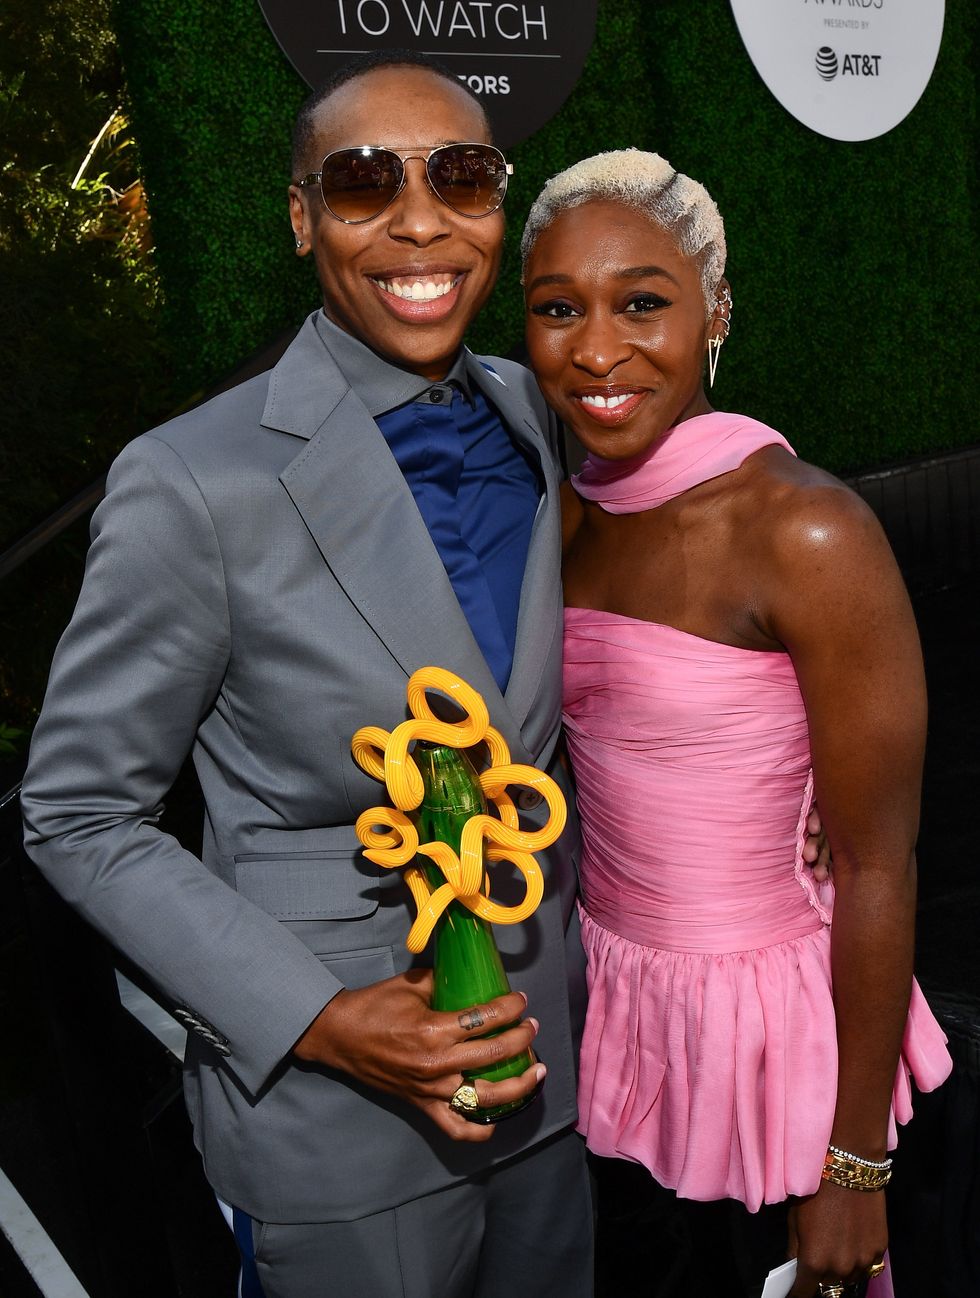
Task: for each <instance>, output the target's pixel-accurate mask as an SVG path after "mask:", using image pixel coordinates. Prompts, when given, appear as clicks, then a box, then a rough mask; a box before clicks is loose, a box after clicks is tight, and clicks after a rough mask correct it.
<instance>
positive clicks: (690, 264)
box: [525, 199, 719, 460]
mask: <svg viewBox="0 0 980 1298" xmlns="http://www.w3.org/2000/svg"><path fill="white" fill-rule="evenodd" d="M525 285H526V287H525V295H526V300H527V345H528V351H529V352H530V357H531V365H532V368H533V369H534V372H535V375H536V376H537V380H538V383H539V384H540V386H541V390H542V392H543V393H544V395H545V398H546V399H547V401H548V404H549V405H550V406H551V407H552V409H553V410H554V411H555V413H556V414H557V415H558V417H559V418H560V419H561V420H562V421H563V422H564V423H566V424H567V425H568V426H569V427H570V428H571V429H572V431H573V432H574V433H575V435H576V437H578V439H579V441H580V442H581V443H582V444H583V446H584V447H585V448H586V450H588V451H590V452H592V453H593V454H595V455H599V456H602V457H603V458H604V459H610V460H625V459H630V458H632V457H633V456H636V455H641V454H642V453H643V452H644V451H646V450H647V448H648V447H649V446H650V445H651V444H652V443H653V442H654V441H656V439H657V438H658V437H660V436H662V435H663V434H664V433H665V432H666V431H667V429H668V428H672V427H673V425H674V424H677V423H680V422H681V421H682V420H684V419H690V418H691V417H692V416H694V415H701V414H706V413H707V412H708V411H709V410H710V409H711V407H710V406H709V405H708V402H707V399H706V397H705V395H704V388H703V386H702V372H703V366H704V358H705V351H706V348H707V341H708V336H709V332H710V331H712V330H715V331H717V329H718V328H719V326H718V324H717V323H716V317H715V315H712V317H711V318H710V319H709V318H707V317H706V314H705V304H704V293H703V290H702V287H701V279H700V273H699V267H698V263H697V261H696V259H695V258H694V257H691V256H687V255H685V254H684V253H681V252H680V251H679V250H678V248H677V245H676V243H675V241H674V238H673V236H672V235H670V234H668V233H667V232H665V231H664V230H662V229H661V228H660V226H658V225H655V224H654V223H653V222H652V221H651V220H650V218H649V217H648V216H646V215H645V214H644V213H642V212H639V211H637V210H636V209H634V208H631V207H627V206H625V205H624V204H621V203H618V202H614V201H609V200H605V199H602V200H595V201H592V202H587V203H583V204H582V205H581V206H579V207H571V208H568V209H566V210H565V211H563V212H561V213H560V214H559V215H558V216H557V217H556V218H555V220H554V221H553V222H552V223H551V225H549V226H548V227H547V228H546V229H545V230H543V231H542V233H541V234H540V235H539V236H538V240H537V242H536V244H535V245H534V248H533V251H532V252H531V255H530V257H529V259H528V262H527V266H526V269H525Z"/></svg>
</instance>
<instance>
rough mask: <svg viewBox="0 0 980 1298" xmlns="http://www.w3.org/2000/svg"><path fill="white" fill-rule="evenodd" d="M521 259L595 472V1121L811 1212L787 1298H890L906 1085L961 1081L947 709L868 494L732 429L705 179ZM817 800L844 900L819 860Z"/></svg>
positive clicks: (551, 195) (591, 582)
mask: <svg viewBox="0 0 980 1298" xmlns="http://www.w3.org/2000/svg"><path fill="white" fill-rule="evenodd" d="M523 254H524V259H525V261H524V284H525V292H526V297H527V331H528V333H527V337H528V347H529V350H530V356H531V362H532V364H533V366H534V369H535V371H536V373H537V377H538V381H539V383H540V385H541V388H542V391H543V392H544V394H545V396H546V398H547V400H548V402H549V403H550V405H551V406H552V408H553V409H554V410H555V412H556V414H557V415H558V416H559V418H560V419H562V420H563V421H564V423H565V424H566V425H567V426H568V427H570V428H571V429H572V430H573V431H574V433H575V434H576V436H577V437H578V439H579V440H580V442H581V443H582V445H583V446H584V448H585V450H586V452H587V453H588V455H587V458H586V461H585V464H584V466H583V469H582V471H581V473H580V474H579V475H578V476H577V477H575V478H573V479H572V482H571V483H570V484H568V486H567V493H566V498H565V518H564V581H565V597H566V605H567V610H566V623H565V644H566V648H565V691H564V708H565V721H566V729H567V735H568V744H569V750H570V754H571V757H572V763H573V767H574V771H575V777H576V783H577V791H578V806H579V811H580V814H581V819H582V831H583V855H582V867H581V872H582V912H583V915H582V918H583V930H584V937H585V944H586V950H587V953H588V958H589V976H590V1005H589V1014H588V1021H587V1026H586V1032H585V1040H584V1044H583V1048H582V1060H581V1084H580V1129H581V1131H582V1132H583V1133H584V1134H585V1136H586V1139H587V1141H588V1145H589V1148H590V1149H591V1150H592V1151H593V1152H594V1153H595V1154H597V1155H601V1156H603V1157H606V1158H617V1159H627V1160H631V1161H632V1162H634V1163H637V1164H642V1165H643V1167H645V1168H646V1169H648V1171H649V1172H650V1173H651V1174H652V1176H653V1178H655V1180H656V1182H657V1183H659V1185H660V1186H663V1187H667V1188H668V1189H669V1190H671V1191H676V1194H677V1196H678V1199H683V1200H701V1201H719V1200H725V1199H729V1200H737V1201H740V1203H741V1204H743V1205H745V1208H746V1209H748V1212H749V1213H752V1214H754V1213H757V1212H758V1210H759V1209H760V1207H762V1205H765V1204H777V1203H780V1204H783V1203H785V1204H788V1205H789V1209H788V1229H789V1247H788V1250H787V1249H786V1247H785V1235H784V1236H783V1256H784V1257H785V1256H787V1255H789V1256H796V1257H797V1259H798V1265H797V1274H796V1280H795V1282H794V1284H793V1287H792V1290H791V1293H792V1295H793V1298H812V1295H814V1294H815V1293H821V1294H825V1295H840V1294H843V1293H849V1292H853V1293H858V1292H864V1289H865V1287H866V1286H867V1285H868V1281H869V1278H870V1280H871V1283H870V1288H869V1290H868V1292H869V1293H872V1294H876V1295H879V1298H880V1296H881V1295H885V1294H889V1293H891V1283H890V1277H889V1272H888V1267H887V1261H886V1259H885V1250H886V1245H887V1227H886V1219H885V1202H884V1195H883V1194H882V1193H881V1188H882V1187H883V1185H884V1184H885V1183H886V1182H887V1180H888V1178H889V1175H890V1171H891V1165H890V1159H889V1155H888V1150H889V1149H891V1148H892V1147H893V1146H894V1144H895V1140H896V1136H895V1124H896V1122H905V1121H907V1120H908V1118H909V1116H910V1114H911V1088H910V1077H911V1078H913V1079H914V1080H915V1082H916V1083H917V1085H918V1086H919V1088H920V1089H923V1090H929V1089H932V1088H933V1087H935V1086H937V1085H938V1084H939V1083H940V1082H941V1081H942V1080H943V1078H944V1077H945V1076H946V1075H947V1074H948V1072H949V1069H950V1061H949V1057H948V1054H947V1052H946V1049H945V1038H944V1037H943V1034H942V1032H941V1031H940V1029H939V1027H938V1025H937V1024H936V1022H935V1020H934V1019H933V1018H932V1015H931V1014H930V1012H929V1010H928V1007H927V1006H926V1004H925V1001H924V1000H923V998H922V996H921V993H920V992H919V990H918V987H917V986H916V984H915V983H914V981H913V978H912V945H913V918H914V910H915V857H914V844H915V838H916V832H917V827H918V818H919V789H920V781H921V767H922V756H923V747H924V736H925V718H926V704H925V688H924V681H923V673H922V663H921V657H920V652H919V645H918V638H917V635H916V629H915V623H914V620H913V615H912V611H911V608H910V606H909V601H908V598H907V595H906V592H905V589H904V586H903V584H902V580H901V577H900V575H899V573H898V569H897V567H896V565H895V561H894V559H893V557H892V554H891V552H890V550H889V547H888V545H887V542H886V541H885V539H884V536H883V535H882V532H881V529H880V527H879V526H878V523H877V521H876V520H875V518H874V517H873V515H872V514H871V512H870V511H869V510H868V509H867V508H866V507H865V505H864V504H863V503H862V502H861V500H860V499H859V498H858V497H857V496H855V495H854V494H853V493H852V492H851V491H849V490H848V489H847V488H846V487H845V486H843V484H842V483H840V482H838V481H837V480H836V479H834V478H832V477H830V476H829V475H828V474H826V473H824V472H822V471H821V470H819V469H816V468H814V467H812V466H811V465H808V464H804V463H802V462H801V461H800V460H798V459H797V458H796V457H795V455H794V453H793V451H792V448H791V447H790V446H789V444H788V443H787V442H786V441H785V439H784V438H783V437H782V436H781V435H780V434H779V433H777V432H775V431H774V430H773V429H771V428H767V427H766V426H765V425H764V424H761V423H758V422H756V421H755V420H753V419H749V418H746V417H744V416H741V415H734V414H724V413H721V412H716V411H713V410H712V408H711V406H710V405H709V403H708V400H707V398H706V395H705V391H704V383H703V371H704V367H705V359H706V357H707V359H708V361H709V368H710V370H711V372H712V377H713V373H714V368H715V365H716V364H717V361H718V354H719V352H720V350H721V347H722V344H723V343H724V341H725V339H726V338H727V337H728V334H729V330H730V327H731V309H732V298H731V291H730V287H729V284H728V281H727V280H726V279H725V278H724V268H725V237H724V228H723V225H722V221H721V217H720V216H719V214H718V210H717V208H716V206H715V204H714V203H713V201H712V200H711V198H710V196H709V195H708V194H707V192H706V191H705V190H704V189H703V187H702V186H700V185H699V184H697V183H696V182H694V181H692V180H690V179H689V178H688V177H686V176H682V175H679V174H678V173H676V172H675V171H674V170H673V168H671V167H670V165H669V164H668V163H666V162H664V160H663V159H662V158H660V157H658V156H657V155H656V154H646V153H640V152H637V151H635V150H628V151H625V152H621V153H612V154H604V155H600V156H599V157H597V158H591V159H587V160H586V161H585V162H582V163H578V164H576V165H575V166H573V167H571V168H570V169H569V170H568V171H566V172H563V173H562V174H561V175H559V176H557V177H555V178H554V179H553V180H552V181H550V182H549V184H548V185H547V186H546V187H545V189H544V191H543V193H542V194H541V196H540V197H539V198H538V200H537V201H536V203H535V204H534V206H533V207H532V209H531V214H530V217H529V220H528V226H527V229H526V231H525V235H524V243H523ZM805 278H806V277H805V273H804V271H802V270H801V275H800V284H799V285H798V286H797V290H796V291H797V292H799V293H800V294H801V297H802V296H803V295H805V287H806V285H805ZM788 291H789V290H788ZM806 314H807V313H806V306H805V301H802V300H801V306H800V313H799V322H800V331H801V338H800V345H801V346H805V341H806V340H805V328H806ZM814 796H816V797H817V798H819V803H820V810H821V815H822V818H823V821H824V825H825V827H826V830H827V833H828V836H829V839H830V844H831V848H832V851H833V858H834V883H833V884H830V883H827V884H823V885H817V884H814V882H813V879H812V877H811V876H810V875H809V874H808V872H807V871H806V870H805V869H804V868H803V864H802V845H803V842H804V837H805V827H806V820H807V815H808V813H809V811H810V809H811V805H812V802H813V799H814ZM719 844H724V849H723V850H719V847H718V845H719ZM832 916H833V922H832ZM763 1215H765V1214H763ZM601 1222H602V1209H601V1207H600V1239H601ZM776 1260H777V1261H778V1259H776ZM749 1270H751V1267H750V1268H749ZM695 1273H696V1271H692V1272H691V1273H690V1274H691V1275H693V1274H695ZM764 1278H765V1270H763V1271H762V1272H761V1274H755V1275H749V1276H748V1277H744V1276H743V1277H742V1278H741V1279H740V1278H739V1277H738V1276H737V1275H736V1274H734V1273H733V1274H732V1275H731V1278H730V1279H731V1283H730V1285H729V1286H728V1287H726V1288H725V1289H724V1293H725V1294H726V1295H728V1294H735V1293H739V1292H745V1293H752V1292H755V1293H758V1292H759V1291H760V1290H761V1285H762V1282H763V1280H764ZM691 1283H692V1281H691V1280H690V1278H689V1280H688V1287H687V1288H685V1289H683V1290H678V1291H677V1292H684V1293H692V1292H693V1293H698V1292H701V1291H699V1290H698V1289H696V1288H694V1289H692V1288H691V1287H690V1286H691ZM740 1284H741V1285H742V1288H741V1289H740V1288H739V1285H740ZM648 1291H649V1292H650V1293H654V1292H657V1288H656V1285H655V1283H654V1277H651V1280H650V1285H649V1290H648ZM670 1292H674V1290H670ZM712 1292H715V1291H714V1290H713V1291H712Z"/></svg>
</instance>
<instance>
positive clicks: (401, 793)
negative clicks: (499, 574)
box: [351, 667, 566, 1123]
mask: <svg viewBox="0 0 980 1298" xmlns="http://www.w3.org/2000/svg"><path fill="white" fill-rule="evenodd" d="M427 690H438V691H439V692H440V693H443V694H446V695H448V696H449V697H450V698H451V699H453V701H454V702H455V703H456V704H457V706H458V707H459V708H460V709H461V711H462V712H463V713H464V718H463V720H462V721H458V722H446V721H440V720H439V719H438V717H436V715H435V714H434V713H433V711H432V709H431V707H430V706H429V703H428V700H427V699H426V691H427ZM407 694H408V706H409V711H410V712H411V713H412V717H413V718H414V719H413V720H410V721H404V722H402V724H401V725H399V726H396V728H395V729H394V730H393V731H391V732H390V733H389V732H388V731H387V730H383V729H381V728H380V727H378V726H365V727H363V728H362V729H360V730H358V732H357V733H356V734H355V736H354V738H353V741H352V743H351V750H352V752H353V755H354V760H355V761H356V762H357V764H358V765H359V766H360V767H361V769H362V770H364V771H366V772H367V773H368V774H369V775H372V776H374V778H375V779H378V780H382V781H384V783H385V785H386V787H387V790H388V794H389V796H390V798H391V800H392V802H393V803H394V804H395V805H394V807H372V808H370V809H369V810H368V811H365V812H363V813H362V815H361V816H359V817H358V820H357V824H356V830H357V836H358V838H359V839H360V841H361V842H362V843H363V844H364V848H365V853H364V854H365V856H367V857H368V859H369V860H371V861H374V862H375V863H376V864H378V865H382V866H386V867H389V868H397V867H399V866H404V867H405V880H406V882H407V883H408V886H409V888H410V889H411V892H412V897H413V898H414V901H415V904H416V907H417V909H418V915H417V917H416V919H415V922H414V923H413V925H412V927H411V929H410V931H409V935H408V941H407V946H408V949H409V950H410V951H412V952H413V953H418V952H419V951H422V950H423V949H424V947H425V945H426V943H427V942H428V940H429V937H430V936H431V935H432V933H433V930H434V931H435V949H434V953H433V972H434V991H433V997H432V1008H433V1009H436V1010H465V1009H467V1008H469V1007H471V1006H473V1005H477V1004H480V1003H481V1002H483V1001H487V1000H492V999H493V998H494V997H496V996H501V995H504V994H506V993H507V992H509V991H510V984H509V982H508V980H507V975H506V973H505V972H504V968H503V965H502V963H501V960H500V953H499V952H498V950H497V944H496V942H495V941H494V937H493V930H492V929H491V927H490V924H491V923H495V924H517V923H520V922H521V921H522V920H525V919H527V918H528V917H529V916H530V915H532V914H533V913H534V911H535V909H536V908H537V906H538V903H539V902H540V901H541V898H542V895H543V892H544V880H543V878H542V875H541V871H540V869H539V867H538V864H537V862H536V861H535V859H534V857H533V856H532V855H531V853H532V852H535V851H540V850H541V849H542V848H545V847H548V846H550V844H552V843H553V842H555V840H556V839H557V838H558V837H559V835H560V834H561V832H562V830H563V828H564V826H565V820H566V808H565V800H564V798H563V797H562V793H561V790H560V789H559V788H558V786H557V785H556V784H555V782H554V781H553V780H552V779H550V778H549V777H548V776H547V775H545V774H544V772H543V771H539V770H537V769H536V768H535V767H533V766H522V765H519V764H515V763H512V762H511V759H510V751H509V749H508V747H507V744H506V742H505V740H504V738H503V736H502V735H501V734H500V732H499V731H497V730H495V729H494V728H493V726H491V725H490V715H489V713H488V711H487V706H486V704H485V703H484V701H483V699H482V698H481V697H480V695H479V694H478V693H477V692H476V690H474V689H473V688H472V687H471V686H469V685H467V684H466V682H465V681H463V680H461V679H460V678H459V677H458V676H455V675H453V674H452V673H451V672H449V671H446V670H445V669H444V668H441V667H423V668H420V669H419V670H418V671H417V672H415V673H414V674H413V676H412V677H411V678H410V680H409V682H408V691H407ZM411 745H414V747H413V748H412V751H411V752H410V751H409V748H410V746H411ZM478 745H484V746H485V749H486V752H487V753H488V754H489V758H490V766H489V767H488V768H487V769H485V770H483V772H482V773H481V774H478V773H477V770H476V767H475V766H474V764H473V761H472V760H471V758H470V757H469V755H468V753H467V751H466V750H468V749H473V748H475V747H477V746H478ZM513 784H521V785H525V786H530V787H532V788H533V789H535V790H536V791H537V792H538V793H540V794H541V796H542V797H543V798H544V800H545V802H546V804H547V806H548V811H549V817H548V821H547V823H546V824H545V825H544V826H542V828H541V829H538V830H535V831H533V832H529V831H526V830H522V829H521V828H520V821H519V819H518V815H517V809H516V808H515V806H514V803H513V800H512V799H511V798H510V797H509V796H508V794H507V792H506V789H507V787H508V785H513ZM488 800H489V802H491V803H492V804H493V805H494V807H495V808H496V811H497V813H498V814H497V816H491V815H489V814H488V809H487V803H488ZM498 817H499V818H498ZM497 861H510V862H511V863H512V864H513V865H514V866H516V868H517V869H518V870H519V871H520V873H521V874H522V875H523V877H524V881H525V888H526V890H525V895H524V898H523V900H522V901H521V902H520V903H519V904H518V905H516V906H503V905H500V904H499V903H497V902H494V901H493V900H491V897H490V881H489V877H488V874H487V868H486V867H487V862H497ZM533 1062H534V1060H533V1056H532V1054H531V1052H530V1051H525V1052H524V1053H523V1054H522V1055H519V1056H517V1057H516V1058H514V1059H508V1060H505V1061H504V1062H503V1063H501V1064H498V1065H496V1066H495V1067H493V1068H490V1069H487V1070H486V1071H484V1072H480V1073H479V1074H478V1076H480V1077H482V1078H485V1079H486V1080H488V1081H494V1082H495V1081H501V1080H503V1079H504V1078H507V1077H516V1076H518V1075H520V1074H521V1073H523V1072H524V1071H525V1070H526V1069H527V1068H529V1067H530V1066H531V1064H532V1063H533ZM474 1076H475V1075H474ZM472 1080H473V1078H472V1077H471V1076H466V1077H464V1085H463V1086H461V1087H460V1088H459V1090H458V1091H457V1099H456V1100H454V1107H455V1108H456V1110H457V1112H460V1113H461V1114H462V1116H463V1117H465V1118H467V1119H468V1120H469V1121H471V1122H481V1123H489V1122H497V1121H499V1120H500V1119H501V1118H504V1117H509V1116H510V1115H511V1114H513V1113H516V1112H519V1111H520V1109H522V1108H524V1107H526V1105H528V1104H529V1103H530V1102H531V1100H533V1098H534V1095H535V1094H536V1092H532V1094H531V1095H528V1096H525V1097H524V1098H522V1099H520V1100H517V1101H513V1102H512V1103H510V1104H503V1105H498V1106H496V1107H495V1108H492V1109H482V1108H480V1107H479V1103H478V1101H477V1099H476V1092H475V1090H474V1089H473V1087H472V1084H471V1083H472ZM466 1083H470V1084H469V1085H467V1084H466Z"/></svg>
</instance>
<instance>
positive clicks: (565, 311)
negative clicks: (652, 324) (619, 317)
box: [531, 293, 671, 320]
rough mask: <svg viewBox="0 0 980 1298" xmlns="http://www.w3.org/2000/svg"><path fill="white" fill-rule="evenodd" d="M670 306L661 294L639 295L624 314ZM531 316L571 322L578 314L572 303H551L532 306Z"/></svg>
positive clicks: (638, 313)
mask: <svg viewBox="0 0 980 1298" xmlns="http://www.w3.org/2000/svg"><path fill="white" fill-rule="evenodd" d="M670 305H671V303H670V300H669V298H665V297H661V296H660V294H659V293H637V294H636V296H635V297H631V298H630V300H629V301H628V302H627V303H626V305H625V306H624V308H623V314H624V315H647V314H649V313H650V312H653V311H661V310H663V308H664V307H667V306H670ZM631 308H632V309H631ZM531 314H532V315H537V316H545V317H546V318H548V319H551V320H569V319H571V318H572V316H574V315H576V314H577V313H576V310H575V308H574V307H573V306H572V305H571V303H570V302H561V301H551V302H541V303H540V304H539V305H538V306H532V307H531Z"/></svg>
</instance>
